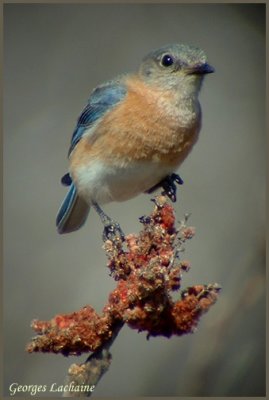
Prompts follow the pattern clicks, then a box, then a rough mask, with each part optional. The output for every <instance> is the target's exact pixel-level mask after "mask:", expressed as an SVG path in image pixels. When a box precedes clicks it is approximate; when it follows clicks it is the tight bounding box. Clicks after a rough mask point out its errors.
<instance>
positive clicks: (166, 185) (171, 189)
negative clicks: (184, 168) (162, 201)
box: [160, 173, 183, 203]
mask: <svg viewBox="0 0 269 400" xmlns="http://www.w3.org/2000/svg"><path fill="white" fill-rule="evenodd" d="M175 183H177V184H178V185H182V184H183V180H182V179H181V178H180V176H179V175H177V174H175V173H173V174H171V175H168V176H166V177H165V178H164V179H163V180H162V181H161V182H160V186H161V187H162V188H163V189H164V190H163V192H162V194H164V195H166V196H168V197H169V199H170V200H171V201H172V202H173V203H175V202H176V200H177V196H176V193H177V187H176V184H175Z"/></svg>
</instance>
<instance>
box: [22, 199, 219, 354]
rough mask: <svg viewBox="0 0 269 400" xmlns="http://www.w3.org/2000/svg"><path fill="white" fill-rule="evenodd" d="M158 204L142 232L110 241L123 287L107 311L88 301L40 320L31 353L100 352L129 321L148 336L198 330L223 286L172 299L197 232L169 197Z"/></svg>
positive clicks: (106, 246) (144, 221) (110, 260)
mask: <svg viewBox="0 0 269 400" xmlns="http://www.w3.org/2000/svg"><path fill="white" fill-rule="evenodd" d="M154 203H155V205H154V210H153V212H152V213H151V215H150V216H148V217H142V218H141V219H140V220H141V223H142V224H143V229H142V231H141V232H140V233H139V234H138V235H135V234H130V235H128V236H126V238H125V241H124V242H123V241H122V240H120V239H118V240H113V241H109V240H108V241H106V242H105V243H104V249H105V252H106V254H107V257H108V268H109V270H110V273H111V275H112V277H113V278H114V279H115V281H116V283H117V285H116V288H115V290H113V292H112V293H110V295H109V297H108V302H107V304H106V305H105V307H104V308H103V311H102V313H101V314H100V315H99V314H97V313H96V312H95V310H94V309H93V308H92V307H91V306H89V305H87V306H85V307H83V308H82V309H81V310H79V311H77V312H73V313H71V314H63V315H60V314H59V315H56V316H55V317H54V318H53V319H51V320H50V321H38V320H34V321H33V322H32V328H33V329H34V330H35V332H36V333H37V334H38V335H37V336H36V337H34V338H33V339H32V341H31V343H30V344H29V345H28V346H27V350H28V352H30V353H31V352H35V351H42V352H53V353H62V354H63V355H65V356H67V355H80V354H81V353H83V352H93V353H94V352H96V353H98V352H99V353H100V351H101V350H102V349H104V348H105V347H106V346H107V344H108V343H109V342H112V341H113V340H114V338H115V335H116V334H117V333H118V331H119V329H120V328H121V327H122V326H123V325H124V324H127V325H128V326H129V327H130V328H133V329H137V330H138V331H145V332H147V337H148V338H149V337H150V336H165V337H171V336H172V335H178V336H180V335H183V334H186V333H190V332H193V330H194V328H195V327H196V326H197V323H198V320H199V318H200V316H201V315H202V314H203V313H205V312H206V311H208V309H209V307H210V306H211V305H212V304H214V303H215V301H216V299H217V295H218V292H219V290H220V287H219V286H218V285H217V284H209V285H195V286H192V287H189V288H186V289H184V290H183V291H181V293H180V296H179V298H178V299H177V300H173V299H172V296H171V293H172V292H173V291H178V290H179V289H180V287H181V279H182V273H183V272H187V271H188V270H189V268H190V264H189V262H188V261H186V260H182V259H181V255H182V252H183V250H184V244H185V242H186V241H187V240H189V239H191V238H192V237H193V235H194V233H195V232H194V228H192V227H189V226H187V220H188V216H187V215H186V216H185V218H184V220H182V221H181V222H180V224H179V226H178V227H176V226H175V216H174V211H173V208H172V206H171V205H170V204H169V203H168V201H167V199H166V197H164V196H158V197H156V198H155V200H154ZM115 332H116V333H115Z"/></svg>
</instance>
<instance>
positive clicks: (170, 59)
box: [161, 54, 174, 67]
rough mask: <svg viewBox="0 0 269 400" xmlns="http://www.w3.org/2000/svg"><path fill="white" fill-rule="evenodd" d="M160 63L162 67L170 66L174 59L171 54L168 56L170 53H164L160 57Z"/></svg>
mask: <svg viewBox="0 0 269 400" xmlns="http://www.w3.org/2000/svg"><path fill="white" fill-rule="evenodd" d="M161 64H162V65H163V66H164V67H170V65H172V64H174V59H173V57H172V56H170V54H165V55H164V56H163V57H162V60H161Z"/></svg>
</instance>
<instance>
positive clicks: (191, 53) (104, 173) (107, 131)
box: [56, 44, 214, 233]
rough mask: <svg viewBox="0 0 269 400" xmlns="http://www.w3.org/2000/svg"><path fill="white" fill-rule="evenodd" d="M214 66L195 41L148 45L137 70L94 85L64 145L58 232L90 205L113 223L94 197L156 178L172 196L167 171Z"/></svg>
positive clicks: (188, 136)
mask: <svg viewBox="0 0 269 400" xmlns="http://www.w3.org/2000/svg"><path fill="white" fill-rule="evenodd" d="M211 72H214V69H213V67H211V66H210V65H209V64H208V63H207V60H206V55H205V53H204V52H203V51H202V50H201V49H198V48H196V47H192V46H188V45H184V44H172V45H168V46H165V47H162V48H160V49H158V50H155V51H152V52H151V53H149V54H148V55H147V56H146V57H145V58H144V59H143V61H142V63H141V65H140V67H139V69H138V72H137V73H133V74H126V75H121V76H119V77H117V78H115V79H113V80H110V81H108V82H105V83H103V84H101V85H100V86H98V87H97V88H95V89H94V90H93V92H92V93H91V95H90V98H89V100H88V103H87V105H86V107H85V108H84V110H83V111H82V114H81V115H80V117H79V119H78V122H77V126H76V128H75V131H74V133H73V136H72V140H71V145H70V149H69V153H68V156H69V160H70V167H69V173H67V174H66V175H64V177H63V178H62V183H63V184H64V185H67V186H70V189H69V192H68V193H67V195H66V197H65V199H64V201H63V203H62V205H61V207H60V210H59V212H58V215H57V220H56V224H57V229H58V232H59V233H68V232H72V231H75V230H77V229H79V228H80V227H81V226H82V225H83V224H84V222H85V221H86V218H87V216H88V213H89V210H90V207H91V206H93V207H94V208H95V209H96V211H97V212H98V213H99V215H100V216H101V219H102V220H103V222H104V224H105V227H110V228H111V227H112V229H111V230H112V231H113V229H117V228H119V226H118V225H116V224H115V223H114V222H113V221H112V220H111V219H110V218H109V217H108V216H107V215H106V214H105V213H104V212H103V210H102V209H101V208H100V206H99V204H104V203H108V202H111V201H124V200H128V199H130V198H132V197H134V196H137V195H138V194H140V193H141V192H151V191H153V190H154V189H156V188H157V187H158V186H163V187H164V189H166V190H167V191H168V195H169V197H170V198H171V199H172V200H174V201H175V192H176V189H175V184H174V181H176V182H177V183H182V181H181V179H180V178H179V176H178V175H176V174H174V173H173V171H174V170H175V169H176V168H177V167H178V166H179V165H180V164H181V163H182V162H183V160H184V159H185V158H186V156H187V155H188V154H189V152H190V150H191V149H192V147H193V145H194V143H195V142H196V141H197V138H198V133H199V131H200V128H201V108H200V104H199V101H198V94H199V91H200V88H201V84H202V81H203V78H204V75H205V74H208V73H211Z"/></svg>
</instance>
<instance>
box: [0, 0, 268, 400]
mask: <svg viewBox="0 0 269 400" xmlns="http://www.w3.org/2000/svg"><path fill="white" fill-rule="evenodd" d="M173 42H182V43H188V44H193V45H196V46H199V47H201V48H202V49H204V50H205V52H206V53H207V55H208V60H209V62H210V64H212V65H213V66H214V67H215V69H216V72H215V74H212V75H209V76H206V78H205V82H204V86H203V89H202V92H201V96H200V100H201V104H202V110H203V127H202V131H201V134H200V139H199V141H198V143H197V144H196V146H195V147H194V149H193V151H192V153H191V155H190V156H189V157H188V159H187V160H186V161H185V163H184V164H183V165H182V166H181V168H180V175H181V177H182V178H183V180H184V185H183V186H182V187H180V194H179V200H178V201H177V203H176V204H175V210H176V215H177V218H178V220H180V219H181V218H182V216H183V215H184V213H187V212H190V213H191V219H190V224H191V225H194V226H195V227H196V232H197V233H196V236H195V238H194V239H192V240H191V241H190V242H189V243H188V245H187V248H186V253H185V254H184V258H187V259H189V260H190V261H191V264H192V268H191V270H190V271H189V272H188V274H185V275H184V277H183V286H182V288H184V287H186V286H189V285H193V284H199V283H211V282H212V283H213V282H218V283H219V284H221V286H222V291H221V294H220V297H219V300H218V302H217V303H216V304H215V305H214V306H213V307H212V309H210V311H209V312H208V314H206V315H205V316H203V318H202V319H201V321H200V324H199V327H198V329H197V331H196V332H195V333H194V334H192V335H187V336H184V337H172V338H171V339H169V340H168V339H165V338H152V339H150V340H149V341H147V340H146V334H145V333H137V332H136V331H134V330H131V329H129V328H128V327H124V329H122V331H121V332H120V334H119V336H118V338H117V339H116V341H115V343H114V345H113V347H112V355H113V361H112V364H111V367H110V369H109V371H108V373H107V374H106V375H105V376H104V377H103V378H102V380H101V381H100V383H99V385H98V386H97V388H96V390H95V396H127V395H128V396H265V169H266V153H265V144H266V141H265V5H264V4H238V5H235V4H230V5H228V4H227V5H226V4H200V5H199V4H85V5H79V4H70V5H69V4H64V5H49V4H43V5H41V4H40V5H38V4H23V5H20V4H5V5H4V328H5V336H4V339H5V342H4V343H5V346H4V368H5V381H4V382H5V394H6V395H9V385H10V384H11V383H13V382H18V383H19V384H22V385H26V384H28V385H30V384H40V385H50V384H52V383H54V382H56V383H57V385H58V384H59V385H60V384H62V383H63V382H64V379H65V376H66V373H67V370H68V367H69V365H70V364H71V363H73V362H83V361H84V360H85V359H86V355H84V356H81V357H78V358H77V357H69V358H64V357H63V356H61V355H51V354H31V355H29V354H27V353H26V352H25V346H26V344H27V343H28V342H29V340H30V338H31V337H32V336H34V333H33V331H32V330H31V328H30V322H31V320H32V319H34V318H39V319H42V320H48V319H50V318H52V317H53V316H54V315H55V314H57V313H69V312H72V311H75V310H78V309H80V308H81V307H83V306H84V305H85V304H91V305H92V306H93V307H95V309H96V310H97V311H98V312H100V311H101V310H102V307H103V306H104V304H105V302H106V300H107V296H108V293H109V292H110V291H112V290H113V288H114V287H115V282H114V281H113V279H112V278H110V277H109V275H108V270H107V269H106V258H105V254H104V251H103V250H102V241H101V233H102V226H101V223H100V221H99V219H98V216H97V215H96V213H95V212H91V214H90V217H89V219H88V222H87V224H86V226H85V227H84V228H83V229H81V230H80V231H78V232H77V233H73V234H70V235H66V236H60V235H58V234H57V232H56V229H55V216H56V213H57V211H58V208H59V206H60V203H61V202H62V200H63V197H64V195H65V193H66V189H65V188H64V187H63V186H61V184H60V178H61V176H62V175H63V174H64V173H65V172H66V171H67V167H68V161H67V151H68V147H69V143H70V138H71V135H72V132H73V128H74V126H75V123H76V120H77V117H78V116H79V114H80V112H81V110H82V108H83V107H84V105H85V103H86V101H87V99H88V97H89V94H90V92H91V90H92V89H93V88H94V87H95V86H96V85H97V84H99V83H101V82H103V81H105V80H107V79H110V78H113V77H114V76H115V75H117V74H119V73H123V72H127V71H133V70H135V69H136V68H137V67H138V65H139V63H140V61H141V59H142V58H143V57H144V55H145V54H147V53H148V52H149V51H150V50H152V49H155V48H158V47H160V46H163V45H165V44H168V43H173ZM104 208H105V211H106V212H107V213H108V214H109V215H110V216H112V217H113V218H114V219H116V220H118V221H119V222H120V224H121V226H122V229H123V230H124V232H126V233H131V232H137V231H138V230H140V228H141V226H140V223H139V221H138V219H139V217H140V216H141V215H145V214H147V213H149V212H150V211H151V209H152V203H151V201H150V196H147V195H141V196H139V197H137V198H135V199H132V200H130V201H128V202H125V203H121V204H119V203H118V204H116V203H115V204H109V205H106V206H105V207H104ZM42 395H43V396H46V397H53V396H54V395H53V393H43V394H40V396H42ZM23 396H24V397H25V394H24V395H23ZM35 397H38V396H37V395H36V396H35Z"/></svg>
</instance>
